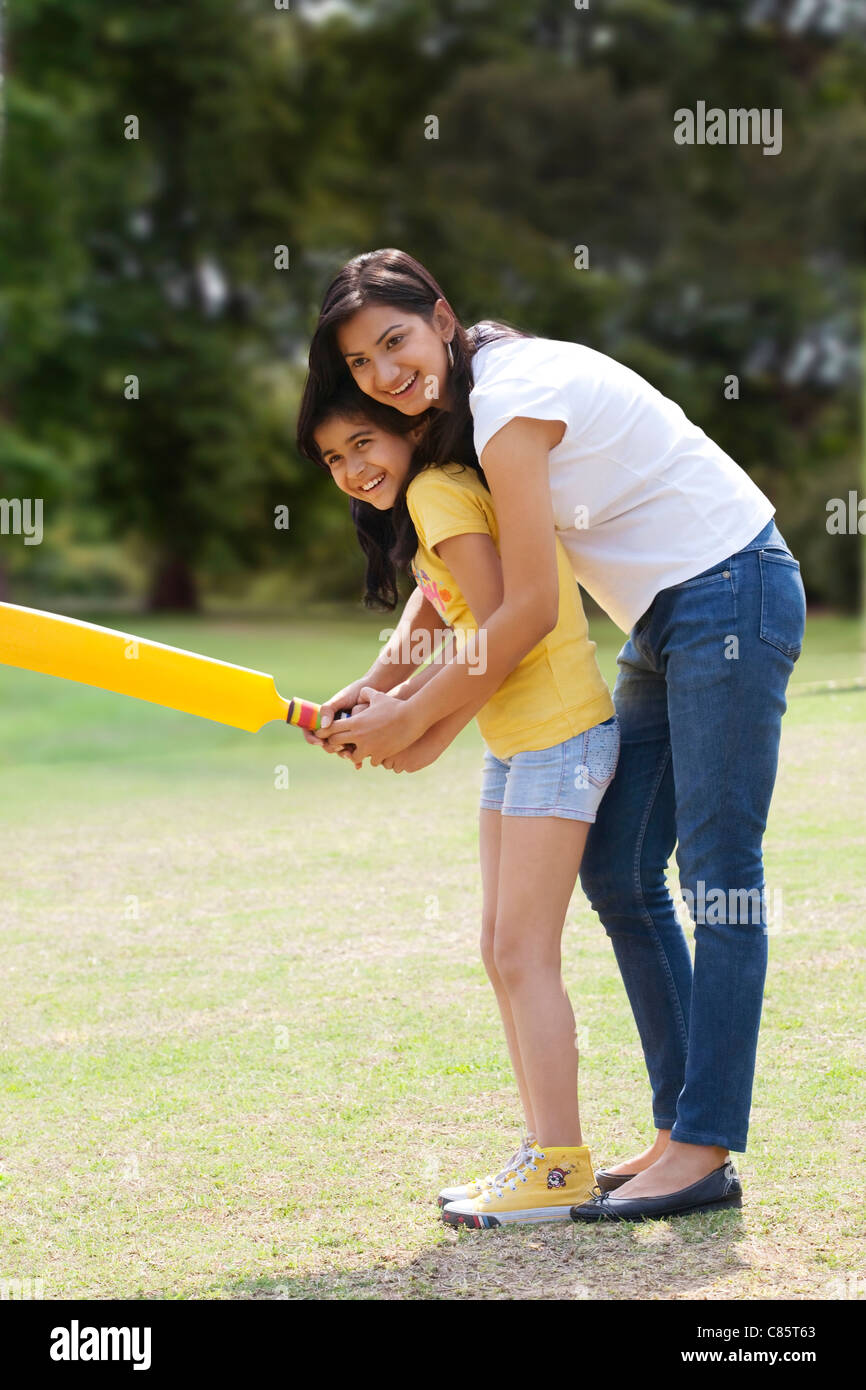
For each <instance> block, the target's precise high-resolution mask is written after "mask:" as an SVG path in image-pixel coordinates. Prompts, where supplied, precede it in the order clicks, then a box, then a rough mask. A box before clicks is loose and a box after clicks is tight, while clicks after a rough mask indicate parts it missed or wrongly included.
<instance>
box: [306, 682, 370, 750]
mask: <svg viewBox="0 0 866 1390" xmlns="http://www.w3.org/2000/svg"><path fill="white" fill-rule="evenodd" d="M366 680H367V677H366V676H359V678H358V680H356V681H352V684H351V685H344V686H343V689H342V690H338V691H337V693H336V695H332V696H331V698H330V699H329V700H326V701H325V703H324V704H323V705H322V707H321V711H322V715H321V717H322V719H323V720H324V721H325V723H324V727H320V728H318V729H316V730H312V729H301V733H302V734H303V735H304V738H305V739H306V741H307V743H309V744H310V746H311V747H312V748H321V749H323V750H324V752H325V753H339V755H340V757H341V758H349V759H350V760H351V761H352V762H354V761H355V759H354V757H353V755H352V753H351V752H350V751H349V749H348V747H345V748H344V747H340V746H338V745H337V744H333V745H329V743H328V735H329V734H331V733H333V727H334V722H335V715H337V714H338V713H339V712H340V710H350V711H352V712H354V711H355V710H359V711H360V710H361V709H363V708H365V707H366V703H367V702H366V700H363V701H362V700H361V698H360V695H361V690H362V688H363V686H364V682H365V681H366ZM342 722H343V721H342V720H340V723H341V724H342ZM355 765H356V767H360V763H356V764H355Z"/></svg>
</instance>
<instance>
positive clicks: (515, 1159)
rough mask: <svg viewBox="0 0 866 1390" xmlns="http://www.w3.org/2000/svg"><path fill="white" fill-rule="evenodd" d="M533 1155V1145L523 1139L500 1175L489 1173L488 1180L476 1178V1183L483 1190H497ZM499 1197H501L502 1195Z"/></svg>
mask: <svg viewBox="0 0 866 1390" xmlns="http://www.w3.org/2000/svg"><path fill="white" fill-rule="evenodd" d="M534 1142H535V1141H534V1140H533V1143H534ZM531 1153H532V1144H531V1143H530V1142H529V1140H528V1139H527V1138H523V1139H521V1141H520V1148H519V1149H518V1150H517V1152H516V1153H515V1154H512V1156H511V1158H510V1159H509V1160H508V1162H507V1163H506V1165H505V1167H504V1168H500V1170H499V1172H498V1173H488V1175H487V1177H486V1178H476V1179H475V1182H476V1184H477V1186H478V1187H480V1188H481V1189H482V1190H483V1189H484V1188H486V1187H493V1188H495V1187H497V1185H500V1186H501V1184H502V1183H504V1182H505V1180H506V1178H508V1177H509V1176H510V1175H511V1174H512V1173H516V1172H518V1171H519V1169H520V1168H522V1167H523V1165H524V1163H525V1162H526V1160H527V1158H528V1157H529V1156H530V1154H531ZM499 1195H500V1196H501V1195H502V1194H501V1193H500V1194H499Z"/></svg>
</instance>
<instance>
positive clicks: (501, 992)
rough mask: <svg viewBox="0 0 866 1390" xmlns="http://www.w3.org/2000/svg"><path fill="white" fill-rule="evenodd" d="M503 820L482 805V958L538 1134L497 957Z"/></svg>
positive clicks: (532, 1131)
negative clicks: (495, 957)
mask: <svg viewBox="0 0 866 1390" xmlns="http://www.w3.org/2000/svg"><path fill="white" fill-rule="evenodd" d="M501 823H502V816H501V815H500V813H499V811H489V810H486V809H484V808H482V810H481V811H480V813H479V820H478V843H479V848H480V851H481V886H482V891H483V908H482V916H481V959H482V960H483V962H484V968H485V970H486V971H487V974H488V976H489V979H490V983H491V984H492V986H493V989H494V992H495V994H496V1002H497V1004H498V1005H499V1012H500V1014H501V1016H502V1026H503V1028H504V1029H505V1041H506V1043H507V1044H508V1054H509V1056H510V1058H511V1065H512V1067H513V1068H514V1076H515V1080H516V1081H517V1090H518V1092H519V1094H520V1102H521V1104H522V1106H523V1115H524V1119H525V1121H526V1130H527V1133H528V1134H529V1135H530V1136H535V1135H536V1133H537V1131H536V1128H535V1117H534V1115H533V1113H532V1103H531V1100H530V1096H529V1087H528V1086H527V1084H526V1077H525V1075H524V1072H523V1064H522V1062H521V1060H520V1048H519V1046H518V1043H517V1030H516V1029H515V1027H514V1019H513V1018H512V1016H511V1005H510V1004H509V1002H508V992H507V990H506V988H505V985H504V984H503V983H502V980H501V979H500V977H499V973H498V971H497V969H496V962H495V959H494V955H495V953H494V932H495V928H496V902H497V891H498V883H499V845H500V831H501Z"/></svg>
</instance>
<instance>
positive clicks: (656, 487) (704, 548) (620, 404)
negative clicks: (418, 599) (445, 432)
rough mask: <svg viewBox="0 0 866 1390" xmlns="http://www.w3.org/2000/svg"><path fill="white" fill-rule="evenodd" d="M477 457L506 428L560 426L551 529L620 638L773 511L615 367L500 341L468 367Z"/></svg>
mask: <svg viewBox="0 0 866 1390" xmlns="http://www.w3.org/2000/svg"><path fill="white" fill-rule="evenodd" d="M472 369H473V373H474V377H475V385H474V387H473V390H472V392H471V393H470V396H469V406H470V409H471V411H472V416H473V421H474V432H475V449H476V452H477V454H478V457H479V459H481V461H482V465H483V458H482V455H483V452H484V449H485V447H486V446H487V444H488V443H489V441H490V440H491V439H492V438H493V436H494V435H495V434H496V433H497V432H498V431H499V430H501V429H502V427H503V425H506V424H508V422H509V420H514V419H517V418H518V417H527V418H529V419H533V420H561V421H562V422H563V423H564V425H565V434H564V435H563V437H562V440H561V442H560V443H559V444H557V446H556V448H554V449H551V451H550V491H551V496H552V499H553V513H554V519H555V523H556V529H557V532H558V534H559V537H560V539H561V541H562V543H563V545H564V546H565V548H566V550H567V552H568V555H569V558H570V560H571V564H572V568H573V570H574V573H575V575H576V577H577V579H578V581H579V582H580V584H582V585H583V587H584V588H585V589H586V591H587V592H588V593H590V594H591V595H592V597H593V598H594V599H595V600H596V602H597V603H599V604H600V605H601V607H602V608H604V609H605V610H606V612H608V613H609V614H610V616H611V618H613V620H614V622H615V623H616V624H617V625H618V626H619V627H621V628H622V629H623V631H624V632H628V631H630V629H631V628H632V627H633V626H634V624H635V623H636V622H637V620H638V618H639V617H640V616H641V614H642V613H645V612H646V610H647V608H648V607H649V605H650V604H651V603H652V600H653V599H654V598H655V596H656V594H657V593H658V592H659V590H660V589H665V588H667V587H668V586H669V585H671V584H680V583H682V582H683V581H684V580H686V579H692V578H693V577H694V576H695V575H696V574H701V573H702V571H703V570H705V569H709V568H710V566H712V565H715V564H718V562H719V561H720V560H723V559H725V558H726V557H727V556H728V555H733V554H735V553H736V551H737V550H741V549H742V548H743V546H745V545H747V544H748V543H749V541H751V540H753V539H754V537H755V536H756V535H757V534H758V532H759V531H761V530H763V528H764V527H765V526H766V524H767V522H768V521H769V520H770V518H771V517H772V516H773V514H774V512H775V508H774V507H773V505H772V503H771V502H770V501H769V499H768V498H767V497H765V496H764V494H763V493H762V492H761V490H760V488H758V487H756V485H755V484H754V483H753V482H752V480H751V478H750V477H749V476H748V474H747V473H745V472H744V471H743V469H742V468H740V467H739V465H738V464H736V463H735V462H734V460H733V459H732V458H730V457H729V456H728V455H727V454H726V453H725V452H724V451H723V450H722V449H720V448H719V446H718V445H717V444H714V443H713V441H712V440H711V439H709V438H708V437H707V435H706V434H704V432H703V430H701V429H699V428H698V427H697V425H693V424H692V423H691V421H690V420H689V419H688V418H687V417H686V415H685V414H684V413H683V411H682V410H681V409H680V407H679V406H678V405H676V404H675V402H674V401H671V400H668V398H667V397H666V396H663V395H662V394H661V392H660V391H657V390H656V389H655V387H654V386H650V384H649V382H647V381H644V379H643V377H640V376H638V374H637V373H636V372H633V371H631V369H630V368H629V367H624V366H623V365H622V364H621V363H620V362H616V361H615V360H614V359H613V358H612V357H607V356H605V354H604V353H602V352H596V351H594V349H592V348H588V347H583V346H581V345H580V344H578V343H565V342H557V341H555V340H553V339H550V338H505V339H500V340H498V341H494V342H491V343H488V344H487V345H486V346H484V347H482V348H480V349H479V350H478V352H477V353H476V354H475V356H474V357H473V359H472Z"/></svg>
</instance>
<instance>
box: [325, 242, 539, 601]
mask: <svg viewBox="0 0 866 1390" xmlns="http://www.w3.org/2000/svg"><path fill="white" fill-rule="evenodd" d="M439 299H441V300H443V301H444V302H445V304H446V305H448V308H449V309H451V305H450V304H449V302H448V299H447V298H446V296H445V294H444V292H443V291H442V289H441V288H440V286H439V285H438V284H437V282H436V280H434V278H433V276H432V275H431V274H430V272H429V270H427V269H426V268H425V267H424V266H423V265H421V263H420V262H419V261H416V260H415V258H414V257H413V256H410V255H408V254H407V253H406V252H405V251H398V250H395V249H394V248H393V247H389V248H386V249H384V250H380V251H367V252H365V253H364V254H363V255H361V256H355V258H354V259H353V260H351V261H349V262H348V264H347V265H344V266H343V269H342V270H341V271H340V273H339V274H338V275H337V276H336V277H335V279H334V280H332V281H331V284H330V285H329V286H328V288H327V290H326V291H325V297H324V299H323V301H322V308H321V312H320V314H319V321H318V323H317V325H316V331H315V333H314V334H313V340H312V343H311V344H310V370H309V375H308V377H307V381H306V384H305V386H304V392H303V396H302V398H301V406H300V411H299V414H298V448H299V450H300V452H301V453H302V454H303V455H304V456H305V457H306V458H308V459H311V460H312V461H313V462H314V463H317V464H319V466H320V467H326V465H325V464H324V461H323V460H322V457H321V455H320V453H319V450H318V448H317V447H316V441H315V437H314V436H315V431H316V430H317V429H318V427H319V426H320V425H321V424H323V423H324V421H325V420H326V419H329V418H334V417H336V416H344V417H346V418H349V419H367V420H370V421H371V422H372V423H374V424H377V425H379V427H380V428H382V429H384V430H388V431H390V432H391V433H392V434H399V435H403V434H406V433H408V432H409V430H413V429H416V428H418V427H419V426H420V427H421V433H420V437H419V439H418V441H417V443H416V445H415V452H414V455H413V460H412V466H411V468H410V470H409V474H408V475H407V478H406V482H405V485H404V487H403V488H401V490H400V494H399V496H398V497H397V499H396V502H395V505H394V507H393V508H391V510H390V511H384V512H383V511H380V510H379V509H378V508H376V507H374V506H373V505H372V503H368V502H361V501H359V500H357V499H355V498H351V499H350V508H351V514H352V520H353V521H354V523H355V529H356V531H357V533H358V540H359V542H360V544H361V548H362V550H363V551H364V553H365V555H366V556H367V580H366V593H365V595H364V602H365V604H367V606H368V607H374V606H375V607H384V608H387V609H393V608H395V607H396V605H397V602H398V597H399V595H398V591H397V571H398V569H399V570H406V569H407V568H408V565H409V561H410V560H411V558H412V556H413V555H414V553H415V550H416V548H417V544H418V538H417V536H416V534H415V528H414V526H413V525H412V518H411V517H410V515H409V511H408V508H407V506H406V501H405V493H406V488H407V487H408V485H409V483H410V482H411V480H412V478H414V477H415V476H416V475H417V474H418V473H419V472H420V471H421V470H422V468H425V467H430V466H431V465H435V464H442V463H450V462H457V463H462V464H464V466H465V467H467V468H472V469H474V471H475V472H476V473H477V474H478V476H479V477H480V478H481V481H482V482H485V478H484V473H483V471H482V468H481V464H480V463H479V460H478V456H477V454H476V452H475V446H474V443H473V433H472V414H471V412H470V409H469V392H470V391H471V389H472V385H473V376H472V358H473V356H474V355H475V353H476V352H477V351H478V349H479V348H480V347H484V346H485V344H487V343H489V342H493V341H494V340H495V339H498V338H526V337H529V336H530V335H529V334H527V333H523V332H522V331H521V330H520V329H517V328H512V327H511V326H510V325H508V324H504V323H498V322H495V321H493V320H485V321H484V322H482V323H477V324H475V326H474V327H473V328H470V329H466V328H464V327H463V325H462V324H461V323H460V320H459V319H458V318H457V316H456V314H455V315H454V317H455V329H454V336H453V338H452V339H451V352H452V356H453V359H454V362H453V366H452V367H451V368H450V372H449V378H448V384H449V387H450V391H451V397H452V409H450V410H437V409H435V408H433V407H431V409H429V410H427V411H426V412H424V413H422V414H421V415H416V416H407V415H404V414H403V413H402V412H401V411H399V410H397V409H396V408H395V407H391V406H387V405H384V404H382V403H381V402H380V401H377V400H375V399H374V398H373V397H372V396H367V395H365V394H364V392H362V391H361V390H360V389H359V388H358V387H357V386H355V384H354V379H353V377H352V374H351V372H350V371H349V368H348V366H347V365H346V361H345V358H344V357H343V356H342V354H341V353H340V350H339V347H338V345H337V328H338V327H339V325H340V324H342V323H345V322H346V320H347V319H350V318H352V316H353V315H354V314H357V313H358V311H359V310H360V309H363V308H365V307H366V306H367V305H368V304H382V305H393V306H394V307H399V308H401V309H404V310H407V311H408V312H409V313H412V314H418V315H420V316H421V317H422V318H425V319H427V320H428V321H429V320H430V319H432V317H433V309H434V306H435V304H436V301H437V300H439ZM451 312H452V313H454V311H453V309H451ZM338 398H339V399H340V400H341V401H342V402H343V404H342V405H341V406H340V407H339V408H337V407H336V405H335V402H336V400H337V399H338Z"/></svg>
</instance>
